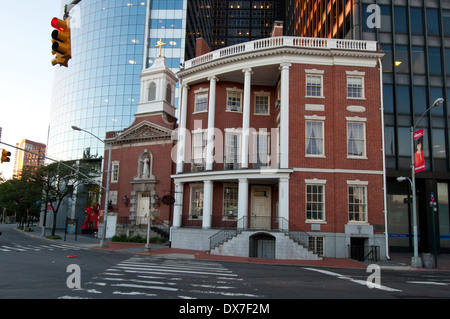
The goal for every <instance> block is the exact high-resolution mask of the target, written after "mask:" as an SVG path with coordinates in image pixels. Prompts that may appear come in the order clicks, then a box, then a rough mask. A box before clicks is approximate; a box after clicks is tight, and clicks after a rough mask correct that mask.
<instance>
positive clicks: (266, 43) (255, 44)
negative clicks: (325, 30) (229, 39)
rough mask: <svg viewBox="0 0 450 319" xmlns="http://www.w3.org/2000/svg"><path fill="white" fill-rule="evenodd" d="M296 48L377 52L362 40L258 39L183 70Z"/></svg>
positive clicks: (198, 59) (186, 65) (201, 59)
mask: <svg viewBox="0 0 450 319" xmlns="http://www.w3.org/2000/svg"><path fill="white" fill-rule="evenodd" d="M283 46H285V47H296V48H312V49H326V50H330V49H338V50H355V51H370V52H376V51H377V42H376V41H364V40H344V39H328V38H300V37H289V36H282V37H272V38H265V39H258V40H254V41H249V42H245V43H240V44H236V45H232V46H229V47H226V48H222V49H219V50H215V51H212V52H209V53H206V54H204V55H201V56H198V57H195V58H193V59H191V60H188V61H185V63H184V69H188V68H191V67H195V66H198V65H201V64H204V63H207V62H211V61H214V60H217V59H221V58H224V57H230V56H234V55H238V54H241V53H249V52H256V51H261V50H266V49H269V48H277V47H283Z"/></svg>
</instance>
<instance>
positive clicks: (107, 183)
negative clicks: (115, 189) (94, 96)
mask: <svg viewBox="0 0 450 319" xmlns="http://www.w3.org/2000/svg"><path fill="white" fill-rule="evenodd" d="M72 130H75V131H83V132H85V133H88V134H90V135H92V136H93V137H95V138H96V139H97V140H99V141H100V142H102V143H103V144H104V145H106V143H105V141H102V140H101V139H100V138H99V137H97V136H95V135H94V134H92V133H91V132H89V131H86V130H83V129H81V128H79V127H78V126H75V125H73V126H72ZM108 145H109V155H108V171H107V175H106V188H105V193H106V194H105V207H104V208H105V210H104V212H103V229H102V237H101V238H100V247H107V245H106V220H107V217H108V196H109V179H110V173H111V172H110V171H111V148H112V144H111V142H110V143H109V144H108Z"/></svg>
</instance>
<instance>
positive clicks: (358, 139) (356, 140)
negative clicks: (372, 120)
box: [347, 122, 366, 157]
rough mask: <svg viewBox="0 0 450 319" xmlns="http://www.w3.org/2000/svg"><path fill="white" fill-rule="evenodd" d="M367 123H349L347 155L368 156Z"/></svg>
mask: <svg viewBox="0 0 450 319" xmlns="http://www.w3.org/2000/svg"><path fill="white" fill-rule="evenodd" d="M365 131H366V130H365V123H362V122H348V123H347V156H351V157H353V156H357V157H365V156H366V138H365V135H366V134H365Z"/></svg>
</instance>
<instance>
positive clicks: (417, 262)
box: [411, 98, 444, 268]
mask: <svg viewBox="0 0 450 319" xmlns="http://www.w3.org/2000/svg"><path fill="white" fill-rule="evenodd" d="M443 103H444V99H443V98H438V99H436V101H434V103H433V105H431V106H430V107H429V108H428V109H427V110H426V111H425V113H423V114H422V116H421V117H420V118H419V120H418V121H417V123H416V125H412V126H411V191H412V205H413V232H414V256H413V257H412V259H411V267H414V268H422V259H421V258H419V241H418V234H417V207H416V172H415V163H414V130H415V129H416V127H417V126H418V125H419V123H420V121H422V119H423V117H424V116H425V115H426V114H427V113H428V112H429V111H430V110H431V109H432V108H433V107H435V106H438V105H441V104H443ZM413 124H414V115H413Z"/></svg>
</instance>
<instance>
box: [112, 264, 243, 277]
mask: <svg viewBox="0 0 450 319" xmlns="http://www.w3.org/2000/svg"><path fill="white" fill-rule="evenodd" d="M118 268H121V269H129V270H134V271H143V272H150V273H153V272H157V273H186V274H199V275H211V276H231V277H237V275H236V274H228V273H222V272H220V273H215V272H204V271H188V270H181V269H176V270H172V269H163V268H150V267H144V266H140V267H129V266H118Z"/></svg>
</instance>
